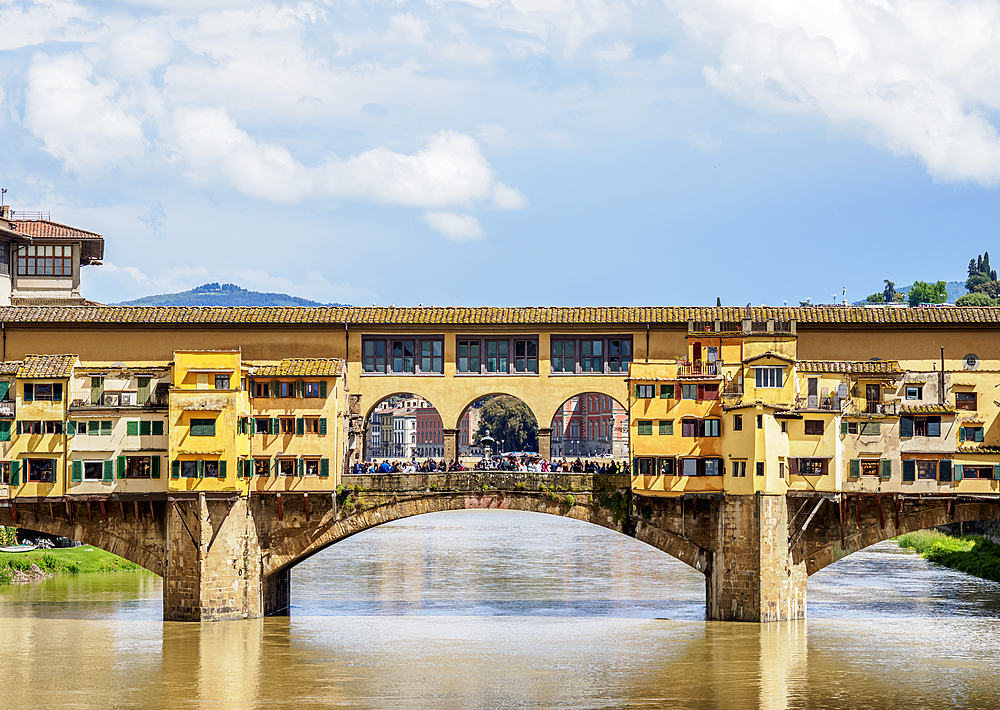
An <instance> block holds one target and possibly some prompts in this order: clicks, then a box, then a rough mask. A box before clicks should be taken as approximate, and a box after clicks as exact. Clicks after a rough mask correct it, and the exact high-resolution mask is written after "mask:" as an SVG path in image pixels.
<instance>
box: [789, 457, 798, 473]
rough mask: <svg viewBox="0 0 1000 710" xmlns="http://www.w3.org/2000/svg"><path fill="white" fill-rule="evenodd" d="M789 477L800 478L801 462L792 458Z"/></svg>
mask: <svg viewBox="0 0 1000 710" xmlns="http://www.w3.org/2000/svg"><path fill="white" fill-rule="evenodd" d="M788 475H789V476H798V475H799V460H798V459H794V458H790V459H788Z"/></svg>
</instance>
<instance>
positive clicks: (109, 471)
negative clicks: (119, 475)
mask: <svg viewBox="0 0 1000 710" xmlns="http://www.w3.org/2000/svg"><path fill="white" fill-rule="evenodd" d="M114 480H115V462H114V461H112V460H111V459H108V460H107V461H105V462H104V482H105V483H111V482H112V481H114Z"/></svg>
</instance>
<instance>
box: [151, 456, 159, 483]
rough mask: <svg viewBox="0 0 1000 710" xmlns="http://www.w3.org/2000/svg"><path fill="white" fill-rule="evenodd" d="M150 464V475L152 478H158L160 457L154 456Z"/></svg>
mask: <svg viewBox="0 0 1000 710" xmlns="http://www.w3.org/2000/svg"><path fill="white" fill-rule="evenodd" d="M152 464H153V470H152V472H151V474H150V475H152V477H153V478H159V477H160V457H159V456H154V457H153V460H152Z"/></svg>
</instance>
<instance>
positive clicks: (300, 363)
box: [250, 358, 344, 377]
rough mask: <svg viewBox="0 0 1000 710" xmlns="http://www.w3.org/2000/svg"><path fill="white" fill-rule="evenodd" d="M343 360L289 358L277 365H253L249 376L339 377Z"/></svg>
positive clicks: (342, 368) (342, 370) (342, 369)
mask: <svg viewBox="0 0 1000 710" xmlns="http://www.w3.org/2000/svg"><path fill="white" fill-rule="evenodd" d="M343 372H344V361H343V360H339V359H336V358H290V359H286V360H282V361H281V363H280V364H277V365H254V366H253V370H251V372H250V376H251V377H339V376H340V375H341V374H343Z"/></svg>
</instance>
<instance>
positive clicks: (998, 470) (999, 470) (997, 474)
mask: <svg viewBox="0 0 1000 710" xmlns="http://www.w3.org/2000/svg"><path fill="white" fill-rule="evenodd" d="M993 480H994V481H1000V464H997V463H995V464H993Z"/></svg>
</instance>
